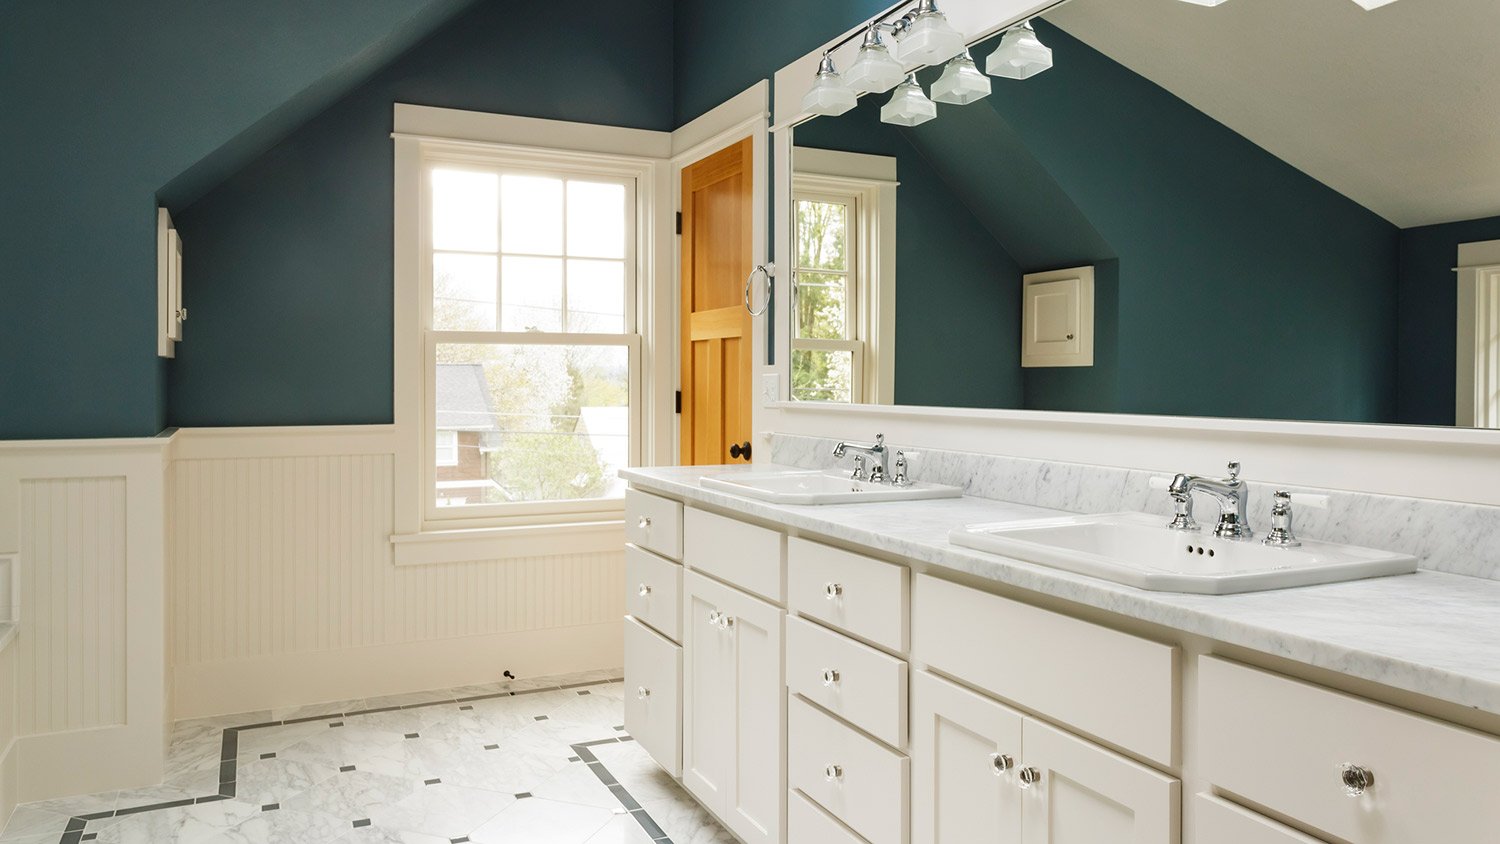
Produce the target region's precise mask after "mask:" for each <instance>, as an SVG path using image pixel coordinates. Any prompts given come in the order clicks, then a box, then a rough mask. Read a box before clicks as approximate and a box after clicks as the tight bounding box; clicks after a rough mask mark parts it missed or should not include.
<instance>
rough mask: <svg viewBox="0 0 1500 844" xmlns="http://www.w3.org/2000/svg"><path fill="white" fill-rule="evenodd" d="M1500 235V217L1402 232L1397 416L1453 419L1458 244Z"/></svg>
mask: <svg viewBox="0 0 1500 844" xmlns="http://www.w3.org/2000/svg"><path fill="white" fill-rule="evenodd" d="M1481 240H1500V217H1490V218H1487V219H1483V220H1468V221H1465V222H1461V223H1444V224H1441V225H1435V226H1420V227H1418V228H1412V229H1405V230H1403V231H1402V232H1401V291H1400V299H1399V304H1398V307H1399V309H1400V314H1401V317H1400V331H1399V335H1398V341H1397V342H1398V346H1399V348H1400V368H1399V376H1398V386H1397V394H1398V396H1399V405H1400V406H1399V412H1398V414H1397V419H1396V421H1398V422H1404V423H1407V424H1412V425H1452V424H1453V418H1454V417H1453V414H1454V407H1453V405H1454V398H1453V394H1454V376H1455V372H1456V369H1457V366H1458V361H1457V354H1458V348H1457V347H1458V327H1457V326H1458V278H1457V276H1456V275H1455V274H1454V272H1453V267H1454V266H1455V265H1456V263H1457V262H1458V245H1459V244H1460V243H1472V242H1475V241H1481Z"/></svg>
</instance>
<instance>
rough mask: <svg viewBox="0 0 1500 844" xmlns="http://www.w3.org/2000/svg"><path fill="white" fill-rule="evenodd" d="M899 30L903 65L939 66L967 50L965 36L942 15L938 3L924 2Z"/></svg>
mask: <svg viewBox="0 0 1500 844" xmlns="http://www.w3.org/2000/svg"><path fill="white" fill-rule="evenodd" d="M904 20H905V21H907V23H905V25H904V26H901V27H900V28H899V30H898V32H899V33H900V39H899V41H900V48H899V50H898V51H897V52H898V54H899V55H900V57H901V61H903V62H906V63H907V64H937V63H939V62H943V61H947V60H948V59H951V58H953V57H954V56H956V55H958V54H959V53H960V52H962V51H963V49H964V36H963V34H962V33H960V32H959V31H958V30H956V29H954V28H953V25H952V24H950V23H948V16H947V15H944V14H943V13H942V12H940V11H938V8H937V3H936V2H935V0H920V2H918V3H917V8H916V9H914V10H912V12H911V14H910V15H908V16H907V17H906V18H905V19H904Z"/></svg>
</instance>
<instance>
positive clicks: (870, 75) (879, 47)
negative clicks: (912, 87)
mask: <svg viewBox="0 0 1500 844" xmlns="http://www.w3.org/2000/svg"><path fill="white" fill-rule="evenodd" d="M904 78H906V71H905V70H904V69H903V68H902V67H901V63H900V62H898V61H896V58H895V56H892V55H891V51H890V49H889V48H888V47H886V44H885V39H883V38H881V37H880V29H879V28H878V27H877V26H876V25H875V24H873V23H872V24H870V26H869V28H868V29H866V30H865V40H864V43H863V44H861V45H860V46H859V53H858V54H857V55H856V56H855V57H854V64H852V65H850V66H849V72H848V73H846V74H844V81H845V82H846V83H848V84H849V87H850V88H853V89H854V90H856V91H868V92H870V93H875V94H880V93H884V92H886V91H889V90H891V89H892V88H894V87H896V86H897V85H898V84H900V82H901V80H902V79H904Z"/></svg>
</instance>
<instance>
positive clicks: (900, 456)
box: [891, 451, 911, 486]
mask: <svg viewBox="0 0 1500 844" xmlns="http://www.w3.org/2000/svg"><path fill="white" fill-rule="evenodd" d="M891 486H911V478H910V477H908V476H907V474H906V452H904V451H898V452H896V475H895V477H893V478H891Z"/></svg>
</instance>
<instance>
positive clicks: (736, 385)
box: [680, 138, 754, 466]
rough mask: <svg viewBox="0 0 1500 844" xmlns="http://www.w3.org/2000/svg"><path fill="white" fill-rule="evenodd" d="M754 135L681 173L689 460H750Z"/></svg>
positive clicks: (685, 447)
mask: <svg viewBox="0 0 1500 844" xmlns="http://www.w3.org/2000/svg"><path fill="white" fill-rule="evenodd" d="M752 158H753V156H752V154H751V140H750V139H749V138H746V139H745V140H743V141H740V142H739V143H737V144H735V145H733V146H730V147H726V148H724V149H722V150H719V151H718V152H716V153H714V154H712V155H710V156H708V157H707V158H704V159H702V160H700V161H697V162H695V163H693V164H691V165H689V166H687V167H685V168H684V169H683V171H682V347H681V350H680V354H681V358H682V382H681V383H682V419H681V425H682V451H681V462H682V465H684V466H697V465H705V464H715V463H729V462H740V461H746V462H748V461H749V459H750V457H749V455H748V454H744V455H742V456H740V457H738V458H736V457H732V456H731V454H730V451H729V449H730V446H736V445H737V446H740V447H742V448H743V447H748V445H749V442H750V376H751V368H752V361H751V347H752V346H753V343H752V335H751V325H752V320H751V317H750V313H749V311H747V310H746V308H745V279H746V277H747V276H749V274H750V270H751V269H752V267H751V264H750V260H751V258H750V255H751V250H750V230H751V191H752V178H751V176H752V172H753V166H754V164H753V161H752Z"/></svg>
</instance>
